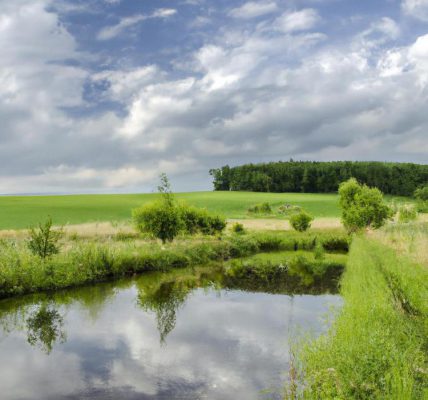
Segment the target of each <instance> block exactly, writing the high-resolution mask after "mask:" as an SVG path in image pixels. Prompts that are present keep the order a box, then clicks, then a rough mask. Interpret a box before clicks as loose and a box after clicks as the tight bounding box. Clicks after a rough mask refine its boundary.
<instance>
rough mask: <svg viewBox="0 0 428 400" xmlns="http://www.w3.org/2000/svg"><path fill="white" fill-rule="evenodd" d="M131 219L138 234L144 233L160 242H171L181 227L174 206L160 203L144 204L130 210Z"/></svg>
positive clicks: (176, 209) (178, 214) (177, 212)
mask: <svg viewBox="0 0 428 400" xmlns="http://www.w3.org/2000/svg"><path fill="white" fill-rule="evenodd" d="M132 218H133V220H134V223H135V225H136V227H137V229H138V230H139V231H140V232H146V233H149V234H150V235H152V236H154V237H156V238H158V239H160V240H162V243H166V242H172V241H173V240H174V238H175V237H176V236H177V235H178V234H179V232H180V230H181V226H182V222H181V218H180V213H179V211H178V208H177V207H176V206H175V205H170V206H168V205H167V204H165V203H164V202H162V201H156V202H153V203H149V204H145V205H143V206H142V207H139V208H136V209H134V210H132Z"/></svg>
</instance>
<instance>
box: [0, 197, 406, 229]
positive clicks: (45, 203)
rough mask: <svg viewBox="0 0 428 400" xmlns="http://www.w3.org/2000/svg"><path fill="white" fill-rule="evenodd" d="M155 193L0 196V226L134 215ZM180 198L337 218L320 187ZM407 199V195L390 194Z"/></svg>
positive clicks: (227, 209)
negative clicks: (297, 209) (314, 190)
mask: <svg viewBox="0 0 428 400" xmlns="http://www.w3.org/2000/svg"><path fill="white" fill-rule="evenodd" d="M157 196H158V195H157V194H102V195H67V196H2V197H0V229H25V228H28V227H29V226H32V225H36V224H37V223H38V222H40V221H44V220H45V219H46V217H47V216H48V215H50V216H51V217H52V219H53V221H54V223H55V224H57V225H64V224H82V223H88V222H103V221H114V222H124V221H128V220H130V216H131V209H132V208H135V207H138V206H140V205H142V204H144V203H147V202H150V201H153V200H155V199H156V198H157ZM176 196H177V199H179V200H182V201H185V202H187V203H189V204H191V205H194V206H197V207H202V208H206V209H207V210H208V211H212V212H216V213H220V214H222V215H224V216H225V217H226V218H229V219H254V218H255V217H256V216H254V215H249V214H248V212H247V210H248V208H249V207H251V206H253V205H255V204H258V203H263V202H268V203H270V205H271V206H272V208H273V211H274V212H273V214H272V215H268V216H266V215H264V216H257V218H270V219H278V218H281V219H283V218H284V217H282V216H281V215H279V214H278V213H276V209H277V208H278V207H279V206H280V205H282V204H286V203H287V204H291V205H298V206H300V207H302V208H304V209H305V210H306V211H307V212H309V213H310V214H312V215H313V216H314V217H315V218H338V217H339V216H340V210H339V206H338V196H337V195H336V194H318V193H254V192H192V193H177V194H176ZM387 200H388V201H395V202H405V201H410V200H409V199H406V198H392V197H390V198H387Z"/></svg>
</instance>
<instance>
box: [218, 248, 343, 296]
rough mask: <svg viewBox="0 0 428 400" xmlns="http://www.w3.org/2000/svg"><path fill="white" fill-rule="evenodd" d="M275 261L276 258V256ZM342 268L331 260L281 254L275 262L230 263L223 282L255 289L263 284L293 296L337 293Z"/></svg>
mask: <svg viewBox="0 0 428 400" xmlns="http://www.w3.org/2000/svg"><path fill="white" fill-rule="evenodd" d="M275 258H276V257H275ZM343 269H344V265H343V264H342V263H339V262H337V261H334V260H330V259H325V260H316V259H315V258H314V257H312V256H311V255H306V254H305V255H303V254H297V255H294V256H290V255H288V256H285V255H282V256H281V258H280V259H278V260H270V259H269V257H268V258H267V259H266V260H262V259H259V257H258V256H255V257H252V258H250V259H248V260H246V259H244V260H233V261H232V262H231V263H229V267H228V268H227V270H226V276H227V277H228V278H229V280H227V281H226V282H228V283H229V284H230V285H231V284H232V283H233V282H235V284H236V285H238V284H241V285H243V284H246V285H247V286H250V287H251V285H253V288H254V289H257V288H258V287H260V286H261V283H263V282H264V283H265V284H268V285H270V286H271V289H272V291H273V292H275V287H276V288H279V287H281V288H282V289H284V288H288V290H289V291H290V292H292V293H324V292H336V291H337V281H338V278H339V277H340V275H341V274H342V272H343Z"/></svg>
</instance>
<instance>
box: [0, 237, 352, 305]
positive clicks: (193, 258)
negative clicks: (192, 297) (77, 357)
mask: <svg viewBox="0 0 428 400" xmlns="http://www.w3.org/2000/svg"><path fill="white" fill-rule="evenodd" d="M348 241H349V238H348V236H347V235H345V234H344V233H339V232H327V233H311V234H309V233H300V232H266V233H265V232H260V233H255V234H240V235H236V234H234V235H230V236H225V237H222V238H221V240H217V239H216V240H214V239H207V238H200V239H198V241H195V242H189V241H186V242H184V243H183V242H178V243H177V244H175V243H174V244H166V245H162V246H161V245H160V244H158V243H153V242H152V243H142V242H140V241H138V242H135V241H129V240H125V241H121V240H116V238H114V237H113V238H111V239H109V240H108V241H106V242H105V241H102V242H97V241H93V240H92V241H87V240H85V241H80V240H79V241H73V242H69V246H67V250H66V251H63V252H61V253H58V254H54V255H52V256H51V257H47V258H46V259H41V258H40V257H39V256H36V255H34V254H32V253H31V251H30V250H29V249H28V247H27V245H26V243H25V242H20V241H11V240H2V241H0V298H4V297H10V296H13V295H20V294H25V293H33V292H38V291H42V290H57V289H61V288H67V287H71V286H78V285H82V284H88V283H93V282H99V281H102V280H105V279H108V278H111V277H120V276H124V275H133V274H135V273H141V272H147V271H167V270H170V269H172V268H183V267H188V266H194V265H201V264H207V263H208V262H210V261H222V260H227V259H229V258H234V257H244V256H250V255H253V254H256V253H257V252H259V251H278V250H290V251H296V250H313V249H314V248H315V246H316V245H317V244H320V245H321V246H322V247H323V248H324V249H326V251H336V250H339V251H342V250H344V249H346V248H347V246H348Z"/></svg>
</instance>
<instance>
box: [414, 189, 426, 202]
mask: <svg viewBox="0 0 428 400" xmlns="http://www.w3.org/2000/svg"><path fill="white" fill-rule="evenodd" d="M414 196H415V198H416V199H418V200H421V201H428V185H426V186H423V187H420V188H418V189H416V190H415V193H414Z"/></svg>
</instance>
